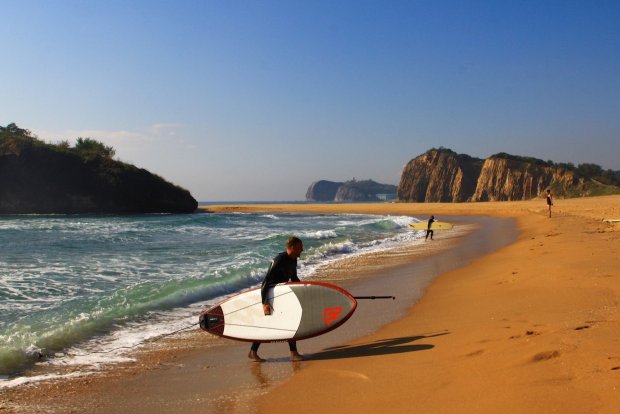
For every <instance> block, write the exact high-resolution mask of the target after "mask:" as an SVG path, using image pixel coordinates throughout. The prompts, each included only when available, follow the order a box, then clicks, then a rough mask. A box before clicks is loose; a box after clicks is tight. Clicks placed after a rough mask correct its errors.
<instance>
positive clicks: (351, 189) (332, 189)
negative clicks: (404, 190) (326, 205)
mask: <svg viewBox="0 0 620 414" xmlns="http://www.w3.org/2000/svg"><path fill="white" fill-rule="evenodd" d="M382 194H383V195H385V196H386V197H388V198H390V195H392V196H395V195H396V186H395V185H391V184H380V183H377V182H375V181H373V180H362V181H357V180H355V179H353V180H350V181H345V182H335V181H327V180H320V181H316V182H314V183H312V184H311V185H310V187H308V191H306V200H308V201H337V202H343V201H357V202H359V201H380V200H381V198H380V197H381V195H382Z"/></svg>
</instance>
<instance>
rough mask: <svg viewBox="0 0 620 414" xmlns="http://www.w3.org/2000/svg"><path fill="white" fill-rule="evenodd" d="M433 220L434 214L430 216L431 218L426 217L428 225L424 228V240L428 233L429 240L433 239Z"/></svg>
mask: <svg viewBox="0 0 620 414" xmlns="http://www.w3.org/2000/svg"><path fill="white" fill-rule="evenodd" d="M434 222H435V216H431V218H429V219H428V227H427V228H426V237H425V238H424V240H427V239H428V235H429V234H430V235H431V240H433V230H431V225H432V224H433V223H434Z"/></svg>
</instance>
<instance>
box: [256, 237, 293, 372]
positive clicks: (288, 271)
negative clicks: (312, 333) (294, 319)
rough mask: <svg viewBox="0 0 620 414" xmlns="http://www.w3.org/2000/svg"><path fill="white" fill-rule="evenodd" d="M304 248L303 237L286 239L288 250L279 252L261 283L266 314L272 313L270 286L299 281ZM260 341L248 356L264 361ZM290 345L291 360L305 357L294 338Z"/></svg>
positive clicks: (257, 360)
mask: <svg viewBox="0 0 620 414" xmlns="http://www.w3.org/2000/svg"><path fill="white" fill-rule="evenodd" d="M303 250H304V244H303V243H302V241H301V239H299V238H297V237H291V238H289V239H288V240H287V241H286V251H285V252H282V253H280V254H278V255H277V256H276V257H275V258H274V259H273V261H272V262H271V266H269V270H268V271H267V275H266V276H265V279H264V280H263V283H262V285H261V290H260V293H261V299H262V302H263V312H264V313H265V316H267V315H271V312H272V309H271V306H270V305H269V299H268V297H267V293H268V291H269V289H270V288H272V287H274V286H275V285H277V284H278V283H285V282H288V281H289V280H290V281H291V282H299V278H298V277H297V259H298V258H299V256H301V252H303ZM259 346H260V342H253V343H252V348H250V353H249V354H248V358H250V359H251V360H254V361H256V362H263V361H264V359H262V358H261V357H259V356H258V347H259ZM288 346H289V349H290V351H291V361H301V360H302V359H304V357H303V355H300V354H299V353H298V352H297V342H296V341H294V340H292V339H291V340H289V341H288Z"/></svg>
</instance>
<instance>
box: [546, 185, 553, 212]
mask: <svg viewBox="0 0 620 414" xmlns="http://www.w3.org/2000/svg"><path fill="white" fill-rule="evenodd" d="M552 205H553V195H552V194H551V190H547V207H548V208H549V217H551V206H552Z"/></svg>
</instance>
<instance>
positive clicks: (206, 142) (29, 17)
mask: <svg viewBox="0 0 620 414" xmlns="http://www.w3.org/2000/svg"><path fill="white" fill-rule="evenodd" d="M0 10H2V15H3V18H2V24H1V25H0V50H1V51H2V54H3V58H2V64H1V65H0V125H3V126H6V125H8V124H10V123H15V124H17V125H18V126H19V127H20V128H24V129H28V130H30V131H32V133H33V134H35V135H36V136H37V137H39V138H40V139H42V140H44V141H47V142H59V141H62V140H68V141H70V142H74V141H75V139H76V138H78V137H90V138H93V139H96V140H98V141H101V142H103V143H105V144H106V145H111V146H113V147H114V148H115V149H116V157H117V158H118V159H119V160H121V161H124V162H128V163H132V164H135V165H136V166H138V167H140V168H145V169H147V170H149V171H151V172H153V173H155V174H158V175H160V176H162V177H164V178H166V179H167V180H168V181H171V182H173V183H174V184H177V185H179V186H181V187H184V188H186V189H188V190H189V191H190V192H191V193H192V195H193V196H194V198H196V199H197V200H198V201H275V200H286V201H293V200H303V199H305V193H306V190H307V189H308V187H309V186H310V184H311V183H312V182H314V181H318V180H323V179H324V180H331V181H346V180H351V179H353V178H355V179H357V180H363V179H373V180H375V181H378V182H381V183H385V184H395V185H397V184H398V182H399V180H400V175H401V172H402V169H403V167H404V166H405V165H406V164H407V162H409V161H410V160H411V159H413V158H415V157H417V156H418V155H420V154H422V153H424V152H426V151H427V150H429V149H431V148H433V147H435V148H437V147H440V146H443V147H446V148H450V149H452V150H453V151H456V152H458V153H463V154H468V155H471V156H473V157H478V158H486V157H488V156H490V155H492V154H496V153H499V152H507V153H509V154H513V155H522V156H528V157H536V158H540V159H543V160H553V161H555V162H572V163H574V164H575V165H577V164H580V163H596V164H599V165H601V166H602V167H603V168H604V169H608V168H611V169H614V170H620V24H618V22H619V21H620V2H618V1H602V0H600V1H599V0H597V1H589V0H583V1H571V0H561V1H551V0H533V1H528V0H521V1H492V0H489V1H475V0H471V1H467V0H461V1H441V0H428V1H415V0H409V1H389V0H377V1H366V0H356V1H345V0H342V1H337V0H330V1H321V0H308V1H304V0H288V1H286V0H279V1H272V0H253V1H236V0H226V1H211V0H202V1H189V0H187V1H182V0H171V1H167V0H166V1H164V0H145V1H137V0H120V1H117V0H76V1H68V0H55V1H47V0H43V1H35V0H0Z"/></svg>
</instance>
